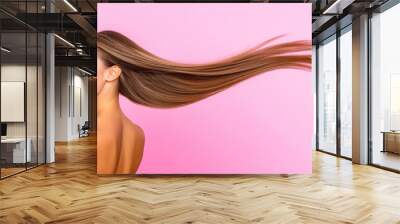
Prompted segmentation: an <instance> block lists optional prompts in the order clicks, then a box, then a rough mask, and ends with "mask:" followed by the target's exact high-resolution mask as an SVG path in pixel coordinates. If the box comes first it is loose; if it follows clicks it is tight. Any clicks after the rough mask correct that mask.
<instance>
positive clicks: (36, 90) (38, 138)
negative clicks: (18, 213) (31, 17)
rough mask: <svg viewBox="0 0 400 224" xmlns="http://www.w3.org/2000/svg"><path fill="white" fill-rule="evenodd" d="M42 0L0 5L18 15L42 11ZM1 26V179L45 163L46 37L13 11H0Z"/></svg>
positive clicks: (4, 2)
mask: <svg viewBox="0 0 400 224" xmlns="http://www.w3.org/2000/svg"><path fill="white" fill-rule="evenodd" d="M27 3H28V5H27ZM43 3H44V2H43V1H29V2H28V1H1V2H0V7H3V6H4V7H7V8H12V9H15V10H16V11H15V13H19V14H20V15H21V14H23V13H25V12H28V13H40V12H42V11H43ZM39 6H40V7H39ZM4 21H6V22H4ZM0 26H1V27H0V47H1V57H0V68H1V69H0V71H1V73H0V81H1V85H0V90H1V91H0V92H1V97H0V102H1V104H0V112H1V115H0V118H1V119H0V121H1V144H0V178H5V177H7V176H10V175H13V174H16V173H19V172H22V171H25V170H27V169H29V168H33V167H36V166H38V165H40V164H43V163H45V80H46V79H45V59H46V52H45V44H46V39H45V35H44V33H41V32H40V31H38V30H36V29H35V28H33V27H31V26H28V25H27V24H24V22H21V21H19V20H17V19H15V18H13V16H12V14H5V13H3V12H0Z"/></svg>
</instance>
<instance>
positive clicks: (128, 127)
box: [124, 118, 144, 139]
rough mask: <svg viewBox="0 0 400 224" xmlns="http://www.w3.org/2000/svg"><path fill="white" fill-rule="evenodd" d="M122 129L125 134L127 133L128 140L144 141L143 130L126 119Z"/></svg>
mask: <svg viewBox="0 0 400 224" xmlns="http://www.w3.org/2000/svg"><path fill="white" fill-rule="evenodd" d="M124 129H125V131H126V133H129V134H128V135H129V136H130V138H133V139H144V131H143V129H142V128H141V127H140V126H139V125H137V124H134V123H133V122H132V121H130V120H129V119H127V118H126V120H125V121H124Z"/></svg>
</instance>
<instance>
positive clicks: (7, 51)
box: [0, 47, 11, 53]
mask: <svg viewBox="0 0 400 224" xmlns="http://www.w3.org/2000/svg"><path fill="white" fill-rule="evenodd" d="M0 49H1V51H4V52H6V53H10V52H11V50H9V49H7V48H5V47H1V48H0Z"/></svg>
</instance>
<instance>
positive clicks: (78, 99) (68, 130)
mask: <svg viewBox="0 0 400 224" xmlns="http://www.w3.org/2000/svg"><path fill="white" fill-rule="evenodd" d="M55 112H56V113H55V129H56V132H55V140H56V141H70V140H73V139H77V138H78V137H79V132H78V125H83V124H84V122H85V121H87V120H88V78H87V77H86V76H84V74H83V73H82V72H80V71H79V70H77V69H76V68H72V67H56V92H55Z"/></svg>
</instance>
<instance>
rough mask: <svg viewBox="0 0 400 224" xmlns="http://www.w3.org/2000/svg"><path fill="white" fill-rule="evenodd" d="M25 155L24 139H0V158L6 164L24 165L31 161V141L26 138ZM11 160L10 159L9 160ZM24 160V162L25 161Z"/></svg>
mask: <svg viewBox="0 0 400 224" xmlns="http://www.w3.org/2000/svg"><path fill="white" fill-rule="evenodd" d="M26 142H27V143H28V145H27V146H28V147H26V154H25V138H5V139H1V157H2V159H5V160H6V163H25V162H30V161H31V159H32V153H31V145H32V140H31V139H30V138H27V140H26ZM11 158H12V159H11ZM25 159H26V160H25Z"/></svg>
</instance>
